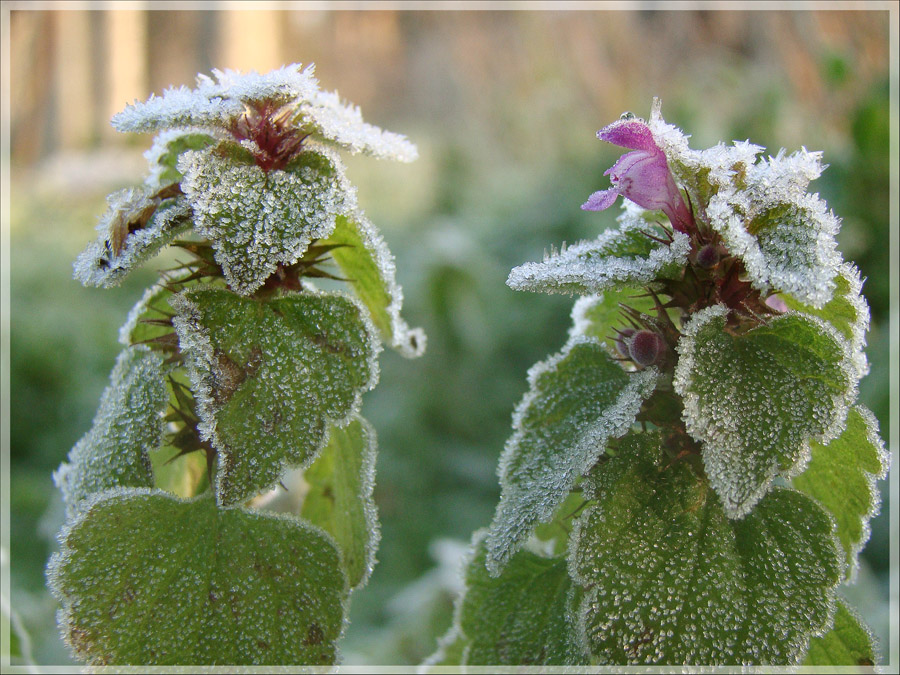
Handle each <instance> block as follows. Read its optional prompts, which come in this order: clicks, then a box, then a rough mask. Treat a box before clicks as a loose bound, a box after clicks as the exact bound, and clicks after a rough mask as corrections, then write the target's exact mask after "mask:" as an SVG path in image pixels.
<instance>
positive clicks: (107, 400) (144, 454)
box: [53, 345, 169, 517]
mask: <svg viewBox="0 0 900 675" xmlns="http://www.w3.org/2000/svg"><path fill="white" fill-rule="evenodd" d="M164 370H165V369H164V366H163V362H162V359H161V358H160V357H159V356H158V355H156V354H154V353H153V352H152V351H151V350H150V349H148V348H147V347H144V346H140V345H138V346H134V347H127V348H125V349H124V350H123V351H122V352H121V353H120V354H119V356H118V358H117V359H116V365H115V366H114V367H113V370H112V373H111V374H110V376H109V385H108V386H107V387H106V389H105V390H104V391H103V394H102V395H101V397H100V405H99V407H98V408H97V413H96V414H95V415H94V421H93V423H92V424H91V428H90V430H89V431H88V432H87V433H86V434H85V435H84V436H82V438H81V439H80V440H79V441H78V442H77V443H76V444H75V446H74V447H73V448H72V449H71V450H70V451H69V454H68V457H67V460H68V462H63V463H62V464H60V466H59V468H58V469H57V470H56V471H55V472H54V473H53V482H54V484H55V485H56V487H57V488H59V491H60V493H61V494H62V498H63V502H65V504H66V513H67V515H68V516H69V517H72V516H73V515H75V514H77V513H78V512H79V511H80V510H81V509H82V503H83V501H84V500H85V499H87V498H88V497H89V496H90V495H91V494H93V493H95V492H102V491H104V490H107V489H110V488H114V487H147V488H151V487H153V469H152V466H151V463H150V455H149V453H150V451H152V450H155V449H156V448H158V447H159V446H160V444H161V443H162V438H163V432H164V429H165V422H164V420H163V414H164V413H165V410H166V406H167V405H168V402H169V397H168V392H167V390H166V383H165V380H164Z"/></svg>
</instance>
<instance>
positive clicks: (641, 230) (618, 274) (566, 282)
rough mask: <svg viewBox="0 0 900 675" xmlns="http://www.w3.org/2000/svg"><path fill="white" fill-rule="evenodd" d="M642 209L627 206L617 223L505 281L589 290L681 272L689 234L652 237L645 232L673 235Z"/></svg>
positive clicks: (551, 289)
mask: <svg viewBox="0 0 900 675" xmlns="http://www.w3.org/2000/svg"><path fill="white" fill-rule="evenodd" d="M642 213H643V212H638V213H634V212H632V211H626V212H625V214H624V215H623V216H621V217H620V219H619V220H620V222H621V224H622V225H621V227H620V228H619V229H617V230H607V231H606V232H604V233H603V234H601V235H600V236H599V237H598V238H597V239H595V240H593V241H583V242H580V243H578V244H575V245H574V246H570V247H569V248H564V249H562V250H560V251H559V252H558V253H556V252H551V253H550V255H548V256H546V257H545V258H544V260H543V262H540V263H526V264H524V265H520V266H519V267H515V268H513V270H512V272H510V274H509V279H507V281H506V283H507V285H508V286H509V287H510V288H513V289H515V290H517V291H542V292H544V293H565V294H569V295H573V294H578V295H590V294H593V293H599V292H600V291H603V290H606V289H616V288H621V287H623V286H642V285H645V284H647V283H649V282H651V281H653V280H655V279H660V278H666V277H670V276H674V275H676V274H678V272H679V270H680V269H681V268H682V267H684V265H685V263H686V262H687V256H688V253H690V250H691V243H690V239H689V238H688V237H687V236H686V235H684V234H682V233H681V232H673V233H672V234H671V237H672V241H671V243H663V242H658V241H655V240H654V239H651V238H650V237H648V236H647V234H646V233H650V234H652V235H653V236H654V237H657V238H661V239H665V238H666V237H668V236H670V235H668V234H666V233H665V232H664V231H663V230H662V229H661V228H660V227H659V226H658V225H655V224H653V223H652V222H648V221H647V220H645V219H644V218H643V217H642V215H641V214H642Z"/></svg>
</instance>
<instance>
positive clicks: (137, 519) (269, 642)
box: [47, 489, 346, 666]
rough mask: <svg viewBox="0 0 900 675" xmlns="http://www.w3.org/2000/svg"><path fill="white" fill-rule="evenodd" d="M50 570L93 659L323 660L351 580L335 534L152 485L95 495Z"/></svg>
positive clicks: (65, 620) (65, 627) (76, 635)
mask: <svg viewBox="0 0 900 675" xmlns="http://www.w3.org/2000/svg"><path fill="white" fill-rule="evenodd" d="M61 541H62V548H61V550H60V552H59V553H58V554H56V555H54V557H53V558H52V559H51V561H50V565H49V568H48V572H47V576H48V579H49V583H50V588H51V590H52V591H53V593H54V594H55V595H56V597H57V598H58V599H59V601H60V602H61V604H62V610H61V612H60V616H59V620H60V625H61V628H62V631H63V635H64V637H65V639H66V642H67V643H68V644H69V646H70V647H71V649H72V651H73V652H74V655H75V656H76V657H77V658H79V659H81V660H84V661H86V662H88V663H89V664H92V665H104V664H116V665H128V664H132V665H192V666H196V665H212V664H219V665H231V666H235V665H242V664H267V665H296V664H318V665H325V664H330V663H333V662H334V661H335V658H336V647H335V642H336V640H337V638H338V637H339V636H340V633H341V630H342V626H343V614H344V611H343V610H344V599H345V597H346V580H345V579H344V575H343V572H342V571H341V567H340V561H339V555H338V552H337V549H336V548H335V546H334V544H333V543H332V541H331V538H330V537H328V536H327V535H325V534H324V533H322V532H321V531H320V530H319V529H318V528H315V527H312V526H311V525H308V524H306V523H303V522H302V521H299V520H297V519H294V518H288V517H285V516H275V515H272V514H263V513H260V512H255V511H248V510H244V509H238V508H235V509H219V508H217V507H216V504H215V502H214V501H213V500H212V499H210V498H208V497H205V498H203V497H201V498H198V499H195V500H191V501H182V500H180V499H177V498H175V497H172V496H171V495H168V494H166V493H162V492H157V491H148V490H136V489H129V490H116V491H112V492H108V493H104V494H101V495H98V496H96V497H94V498H93V499H92V500H91V501H90V502H89V503H88V504H87V505H86V508H85V511H84V512H83V513H82V514H81V515H80V516H79V517H78V518H77V519H76V520H75V521H74V522H72V523H71V524H70V525H69V526H68V527H67V528H66V529H65V530H64V531H63V535H62V539H61Z"/></svg>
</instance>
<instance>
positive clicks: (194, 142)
mask: <svg viewBox="0 0 900 675" xmlns="http://www.w3.org/2000/svg"><path fill="white" fill-rule="evenodd" d="M215 143H216V139H215V137H213V136H211V135H209V134H206V133H203V132H201V131H197V130H195V129H169V130H166V131H162V132H160V133H159V134H157V135H156V137H155V138H154V139H153V145H151V146H150V149H149V150H147V152H145V153H144V157H146V159H147V162H149V164H150V175H149V176H148V177H147V179H146V181H144V182H145V184H146V185H147V186H148V187H149V188H151V189H159V188H161V187H162V186H164V185H168V184H170V183H178V182H180V181H181V179H182V178H183V176H182V175H181V172H180V171H178V157H179V156H180V155H181V154H182V153H183V152H185V151H187V150H203V149H204V148H208V147H209V146H211V145H214V144H215Z"/></svg>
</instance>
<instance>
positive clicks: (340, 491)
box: [300, 415, 380, 588]
mask: <svg viewBox="0 0 900 675" xmlns="http://www.w3.org/2000/svg"><path fill="white" fill-rule="evenodd" d="M375 448H376V440H375V431H374V429H372V427H371V426H370V425H369V423H368V422H366V420H364V419H363V418H362V417H360V416H359V415H356V416H355V417H354V418H353V419H352V420H351V421H350V423H349V424H348V425H347V426H346V427H344V428H340V427H332V428H331V433H330V436H329V439H328V445H326V446H325V448H324V449H323V450H322V453H321V454H320V455H319V457H318V458H317V459H316V461H315V462H313V463H312V465H310V467H309V468H308V469H307V470H306V471H305V472H304V473H303V478H304V480H305V481H306V483H308V484H309V489H308V491H307V493H306V495H305V496H304V497H303V506H302V509H301V511H300V515H301V516H303V518H304V519H306V520H308V521H309V522H311V523H312V524H313V525H317V526H318V527H321V528H322V529H323V530H325V531H326V532H327V533H328V534H330V535H331V536H332V537H334V540H335V542H336V543H337V545H338V548H340V550H341V553H342V554H343V562H344V572H345V573H346V575H347V580H348V581H349V583H350V586H351V587H352V588H356V587H358V586H362V585H363V584H365V582H366V581H367V580H368V578H369V574H371V571H372V568H373V567H374V566H375V549H376V547H377V546H378V540H379V538H380V533H379V531H378V515H377V511H376V509H375V500H374V499H373V498H372V490H373V489H374V487H375Z"/></svg>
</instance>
